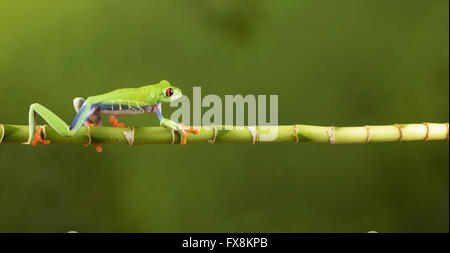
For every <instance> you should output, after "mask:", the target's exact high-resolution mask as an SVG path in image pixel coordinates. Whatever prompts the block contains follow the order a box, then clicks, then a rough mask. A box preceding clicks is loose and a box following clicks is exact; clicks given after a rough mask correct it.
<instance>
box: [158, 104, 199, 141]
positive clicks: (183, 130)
mask: <svg viewBox="0 0 450 253" xmlns="http://www.w3.org/2000/svg"><path fill="white" fill-rule="evenodd" d="M152 112H154V113H156V116H158V119H159V122H160V125H161V126H162V127H165V128H167V129H169V130H174V131H177V132H178V133H180V137H181V142H180V144H181V145H184V144H186V143H187V137H188V135H189V134H190V133H194V134H198V133H199V132H200V131H199V130H198V129H194V128H193V127H188V126H185V125H183V124H179V123H176V122H175V121H172V120H170V119H165V118H164V117H163V116H162V113H161V104H157V105H155V106H154V107H153V108H152Z"/></svg>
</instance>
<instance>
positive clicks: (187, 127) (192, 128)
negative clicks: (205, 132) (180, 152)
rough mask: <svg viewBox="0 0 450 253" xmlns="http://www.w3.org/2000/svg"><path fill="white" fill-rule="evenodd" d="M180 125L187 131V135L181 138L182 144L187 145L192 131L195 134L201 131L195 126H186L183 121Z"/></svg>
mask: <svg viewBox="0 0 450 253" xmlns="http://www.w3.org/2000/svg"><path fill="white" fill-rule="evenodd" d="M180 126H181V127H182V128H183V130H184V132H185V135H184V136H183V137H182V138H183V139H182V140H181V145H185V144H186V143H187V137H188V135H189V134H190V133H194V134H198V133H200V130H198V129H195V128H194V127H191V126H186V125H184V124H181V123H180Z"/></svg>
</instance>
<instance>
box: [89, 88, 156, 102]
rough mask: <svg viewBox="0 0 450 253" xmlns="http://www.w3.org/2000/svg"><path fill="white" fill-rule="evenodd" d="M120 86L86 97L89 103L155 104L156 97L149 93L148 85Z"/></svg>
mask: <svg viewBox="0 0 450 253" xmlns="http://www.w3.org/2000/svg"><path fill="white" fill-rule="evenodd" d="M149 86H150V85H147V86H144V87H139V88H122V89H117V90H113V91H110V92H107V93H104V94H100V95H96V96H91V97H88V100H89V102H90V103H91V104H123V103H125V104H127V103H128V102H139V103H140V104H142V105H153V104H156V103H157V102H158V101H157V98H156V97H155V98H152V96H150V95H149V92H148V87H149Z"/></svg>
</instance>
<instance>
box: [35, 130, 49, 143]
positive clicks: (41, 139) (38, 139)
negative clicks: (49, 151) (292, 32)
mask: <svg viewBox="0 0 450 253" xmlns="http://www.w3.org/2000/svg"><path fill="white" fill-rule="evenodd" d="M38 144H50V141H49V140H46V139H45V132H44V131H42V127H37V128H36V131H35V132H34V139H33V142H32V143H31V145H33V146H36V145H38Z"/></svg>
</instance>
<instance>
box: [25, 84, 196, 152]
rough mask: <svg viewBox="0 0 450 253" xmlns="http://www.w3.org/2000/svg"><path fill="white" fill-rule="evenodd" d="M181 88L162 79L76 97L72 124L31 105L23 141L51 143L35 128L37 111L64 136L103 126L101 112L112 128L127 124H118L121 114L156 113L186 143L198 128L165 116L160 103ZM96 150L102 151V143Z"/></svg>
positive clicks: (46, 110)
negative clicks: (107, 116)
mask: <svg viewBox="0 0 450 253" xmlns="http://www.w3.org/2000/svg"><path fill="white" fill-rule="evenodd" d="M181 95H182V94H181V90H180V89H179V88H177V87H175V86H172V85H170V83H169V82H168V81H165V80H162V81H161V82H159V83H157V84H152V85H146V86H143V87H140V88H125V89H118V90H114V91H111V92H108V93H105V94H101V95H97V96H91V97H88V98H87V99H86V100H85V99H83V98H79V97H77V98H75V99H74V100H73V105H74V107H75V110H76V112H77V115H76V116H75V118H74V119H73V121H72V124H71V125H70V126H67V125H66V123H65V122H64V121H63V120H62V119H61V118H59V117H58V116H57V115H56V114H54V113H53V112H52V111H50V110H49V109H47V108H45V107H44V106H42V105H40V104H37V103H35V104H32V105H31V106H30V111H29V138H28V142H26V143H24V144H31V145H33V146H34V145H36V144H39V143H42V144H48V143H50V142H49V141H48V140H43V139H42V137H41V131H42V130H41V128H38V129H37V130H36V113H37V114H39V115H40V116H41V117H42V118H43V119H44V120H45V121H46V122H47V123H48V124H49V125H50V127H52V128H53V129H54V130H55V131H56V132H57V133H58V134H60V135H62V136H72V135H74V134H75V133H76V132H77V131H78V130H79V129H80V128H81V126H83V125H90V126H99V125H101V117H100V114H107V115H111V116H110V117H109V121H110V122H111V123H112V125H113V127H125V126H124V125H123V124H122V123H118V119H119V116H128V115H136V114H144V113H155V114H156V116H158V119H159V121H160V125H161V126H163V127H165V128H167V129H169V130H174V131H177V132H178V133H179V134H180V136H181V144H182V145H184V144H186V140H187V136H188V134H189V133H191V132H193V133H195V134H198V132H199V130H197V129H194V128H192V127H187V126H185V125H183V124H179V123H176V122H174V121H172V120H169V119H166V118H164V117H163V115H162V113H161V104H162V103H168V102H171V101H174V100H176V99H178V98H180V97H181ZM96 146H97V151H101V148H100V146H98V145H96Z"/></svg>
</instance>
